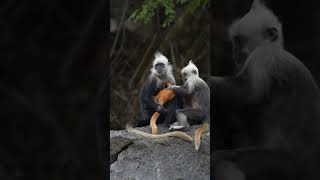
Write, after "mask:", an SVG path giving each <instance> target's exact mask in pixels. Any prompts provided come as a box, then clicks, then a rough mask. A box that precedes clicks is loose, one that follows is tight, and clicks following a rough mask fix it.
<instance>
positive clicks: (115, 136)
mask: <svg viewBox="0 0 320 180" xmlns="http://www.w3.org/2000/svg"><path fill="white" fill-rule="evenodd" d="M195 128H196V126H192V127H190V129H189V130H188V131H187V132H186V133H188V134H189V135H191V136H192V137H193V133H194V129H195ZM136 129H138V130H141V131H144V132H148V133H150V132H151V130H150V127H149V126H147V127H141V128H136ZM165 132H167V128H164V127H161V126H159V133H165ZM110 164H111V165H110V179H111V180H184V179H186V180H193V179H195V180H202V179H203V180H209V179H210V133H205V134H203V135H202V140H201V146H200V149H199V150H198V151H196V150H195V149H194V145H193V143H192V142H188V141H184V140H181V139H178V138H174V137H170V138H162V139H149V138H144V137H141V136H138V135H135V134H131V133H129V132H127V131H126V130H121V131H110Z"/></svg>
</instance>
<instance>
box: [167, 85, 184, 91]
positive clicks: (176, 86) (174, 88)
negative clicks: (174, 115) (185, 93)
mask: <svg viewBox="0 0 320 180" xmlns="http://www.w3.org/2000/svg"><path fill="white" fill-rule="evenodd" d="M179 88H181V86H178V85H172V86H169V87H167V88H166V89H170V90H173V91H175V90H177V89H179Z"/></svg>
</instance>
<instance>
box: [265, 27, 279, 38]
mask: <svg viewBox="0 0 320 180" xmlns="http://www.w3.org/2000/svg"><path fill="white" fill-rule="evenodd" d="M263 36H264V37H265V38H266V39H269V40H270V41H275V40H277V39H278V30H277V29H276V28H274V27H271V28H267V29H266V30H265V31H264V32H263Z"/></svg>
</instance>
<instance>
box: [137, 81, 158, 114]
mask: <svg viewBox="0 0 320 180" xmlns="http://www.w3.org/2000/svg"><path fill="white" fill-rule="evenodd" d="M156 91H158V89H157V87H156V82H153V80H149V81H148V82H146V83H145V85H144V86H143V88H142V91H141V99H142V101H143V102H144V103H145V104H146V105H147V106H148V107H151V108H152V109H154V110H155V111H157V110H159V106H161V105H159V104H158V103H157V102H156V101H155V100H154V98H153V96H154V93H155V92H156Z"/></svg>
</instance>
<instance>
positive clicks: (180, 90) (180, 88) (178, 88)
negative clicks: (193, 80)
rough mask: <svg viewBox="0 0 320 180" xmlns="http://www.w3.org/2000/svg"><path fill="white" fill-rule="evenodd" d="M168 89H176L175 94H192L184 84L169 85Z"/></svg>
mask: <svg viewBox="0 0 320 180" xmlns="http://www.w3.org/2000/svg"><path fill="white" fill-rule="evenodd" d="M167 89H170V90H172V91H174V92H175V94H176V95H178V96H186V95H189V94H190V92H189V91H188V89H187V88H186V87H184V86H177V85H173V86H170V87H168V88H167Z"/></svg>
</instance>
